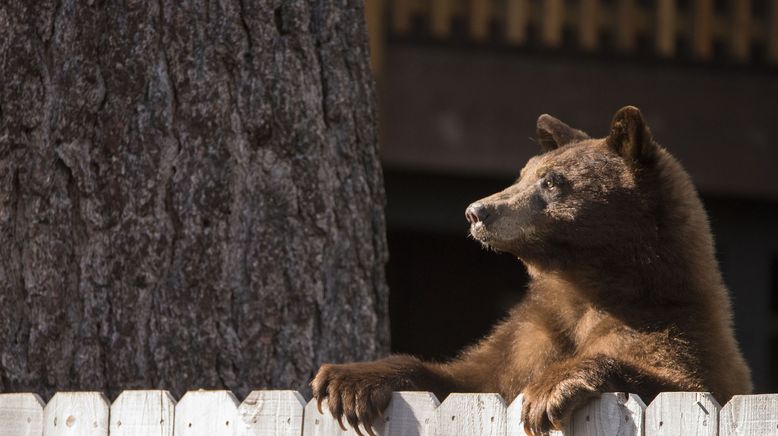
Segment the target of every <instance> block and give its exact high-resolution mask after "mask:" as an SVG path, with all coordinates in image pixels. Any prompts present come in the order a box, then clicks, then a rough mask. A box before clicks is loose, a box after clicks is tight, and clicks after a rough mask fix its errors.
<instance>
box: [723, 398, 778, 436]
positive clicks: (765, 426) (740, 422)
mask: <svg viewBox="0 0 778 436" xmlns="http://www.w3.org/2000/svg"><path fill="white" fill-rule="evenodd" d="M719 421H720V422H719V435H720V436H734V435H765V436H767V435H772V436H778V394H764V395H735V396H734V397H732V399H731V400H730V401H729V402H728V403H727V404H726V405H725V406H724V407H723V408H722V409H721V413H720V414H719Z"/></svg>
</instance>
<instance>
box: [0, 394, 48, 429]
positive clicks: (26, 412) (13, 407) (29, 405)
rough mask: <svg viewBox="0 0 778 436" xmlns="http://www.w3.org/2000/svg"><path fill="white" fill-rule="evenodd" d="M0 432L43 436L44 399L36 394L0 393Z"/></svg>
mask: <svg viewBox="0 0 778 436" xmlns="http://www.w3.org/2000/svg"><path fill="white" fill-rule="evenodd" d="M0 429H2V431H0V434H8V435H14V436H41V435H42V434H43V400H41V397H39V396H38V395H36V394H0Z"/></svg>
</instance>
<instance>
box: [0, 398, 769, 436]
mask: <svg viewBox="0 0 778 436" xmlns="http://www.w3.org/2000/svg"><path fill="white" fill-rule="evenodd" d="M521 403H522V397H521V396H519V397H518V398H516V399H515V400H514V401H513V402H512V403H511V404H510V405H506V403H505V402H504V401H503V399H502V398H501V397H500V396H499V395H497V394H452V395H450V396H449V397H448V398H446V400H445V401H444V402H443V403H442V404H440V403H439V402H438V400H437V398H435V396H434V395H432V394H430V393H427V392H398V393H395V394H394V396H393V397H392V402H391V403H390V405H389V409H388V410H387V411H386V412H385V414H384V417H383V418H382V419H381V421H380V422H379V423H378V424H377V425H375V427H374V429H375V432H376V434H378V435H398V436H399V435H403V436H406V435H408V436H410V435H430V436H432V435H452V436H469V435H491V436H502V435H523V434H524V432H523V430H522V428H523V426H522V423H521V422H520V417H521ZM325 406H326V404H325ZM325 410H326V407H325ZM109 434H110V435H112V436H141V435H155V436H174V435H175V436H238V435H277V436H291V435H296V436H299V435H310V436H314V435H316V436H330V435H339V436H340V435H344V434H348V435H354V434H356V433H355V432H354V431H353V430H349V431H347V432H344V431H343V430H341V429H340V427H339V426H338V423H337V421H335V420H334V419H333V418H332V417H331V416H330V415H329V413H328V412H327V413H325V414H324V415H322V414H320V413H319V412H318V410H317V409H316V402H315V401H309V402H308V403H307V404H306V402H305V401H304V400H303V397H302V396H301V395H300V394H299V393H298V392H295V391H254V392H252V393H251V394H250V395H249V396H248V397H247V398H246V399H245V400H244V401H243V402H242V403H241V402H239V401H238V400H237V399H236V398H235V396H234V395H233V394H232V393H231V392H228V391H191V392H188V393H187V394H186V395H184V396H183V397H182V398H181V400H180V401H179V402H178V403H176V401H175V400H174V399H173V397H172V396H171V395H170V394H169V393H168V392H167V391H124V392H123V393H122V394H121V395H119V397H118V398H116V401H114V402H113V404H109V402H108V400H107V398H106V397H105V396H104V395H103V394H102V393H100V392H60V393H57V394H56V395H54V397H53V398H52V399H51V401H49V403H48V404H46V405H44V403H43V401H41V399H40V397H38V396H37V395H35V394H0V435H2V436H22V435H23V436H40V435H45V436H65V435H68V436H76V435H78V436H106V435H109ZM556 434H561V433H556ZM563 434H565V435H576V436H581V435H586V436H592V435H597V436H602V435H618V436H629V435H649V436H652V435H679V436H686V435H710V436H716V435H722V436H729V435H753V436H765V435H778V394H771V395H746V396H736V397H734V398H733V399H732V400H731V401H730V402H729V403H727V404H726V405H725V406H724V407H723V408H721V407H720V406H719V404H718V403H717V402H716V400H715V399H713V397H712V396H711V395H710V394H707V393H698V392H668V393H663V394H661V395H659V396H658V397H657V398H656V399H655V400H654V401H653V402H652V403H651V404H650V405H649V406H648V407H646V405H645V404H643V401H641V400H640V398H639V397H637V396H635V395H631V394H630V395H625V394H621V393H610V394H604V395H603V396H602V397H601V398H600V399H598V400H595V401H593V402H592V403H590V404H589V405H588V406H586V407H584V408H582V409H581V410H578V411H577V412H576V413H575V414H574V416H573V418H572V419H571V422H570V424H569V426H568V428H567V429H566V430H565V431H564V433H563Z"/></svg>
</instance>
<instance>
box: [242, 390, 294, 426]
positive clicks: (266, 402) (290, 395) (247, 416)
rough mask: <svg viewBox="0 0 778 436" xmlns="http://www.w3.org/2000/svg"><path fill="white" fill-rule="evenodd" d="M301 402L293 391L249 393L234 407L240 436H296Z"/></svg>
mask: <svg viewBox="0 0 778 436" xmlns="http://www.w3.org/2000/svg"><path fill="white" fill-rule="evenodd" d="M304 409H305V400H304V399H303V396H302V395H300V393H299V392H297V391H253V392H251V393H250V394H249V396H248V397H246V399H245V400H243V403H241V405H240V407H238V415H240V421H241V422H240V428H241V430H242V433H240V434H241V435H245V436H249V435H251V436H300V435H302V432H303V410H304Z"/></svg>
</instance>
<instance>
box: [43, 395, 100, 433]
mask: <svg viewBox="0 0 778 436" xmlns="http://www.w3.org/2000/svg"><path fill="white" fill-rule="evenodd" d="M109 410H110V405H109V404H108V399H107V398H105V395H103V393H102V392H58V393H56V394H54V397H52V399H51V401H49V404H47V405H46V407H45V408H44V409H43V436H107V435H108V416H109Z"/></svg>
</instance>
